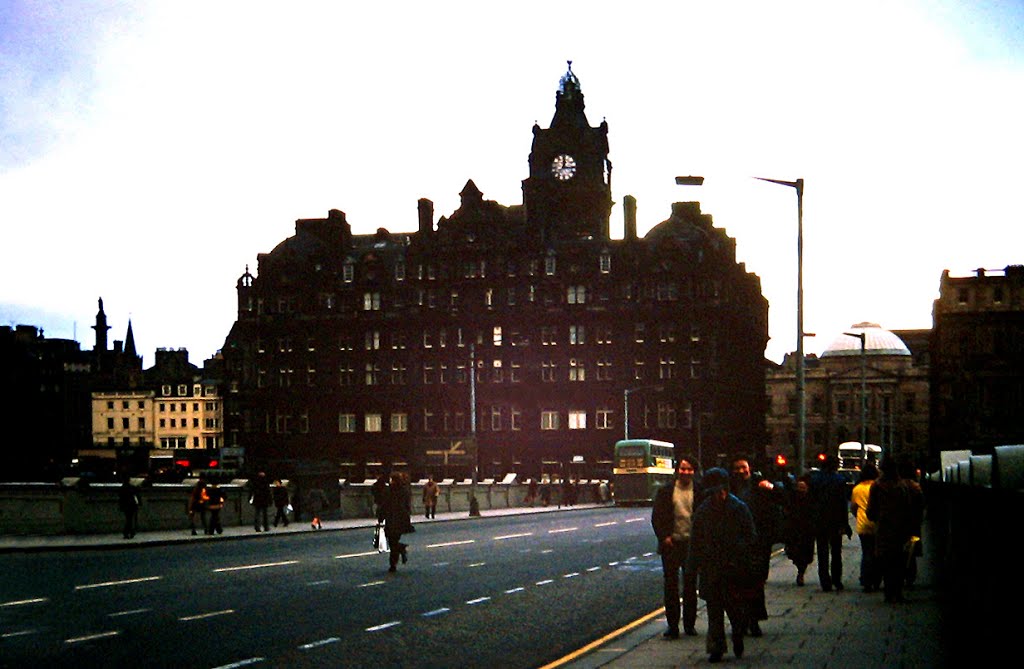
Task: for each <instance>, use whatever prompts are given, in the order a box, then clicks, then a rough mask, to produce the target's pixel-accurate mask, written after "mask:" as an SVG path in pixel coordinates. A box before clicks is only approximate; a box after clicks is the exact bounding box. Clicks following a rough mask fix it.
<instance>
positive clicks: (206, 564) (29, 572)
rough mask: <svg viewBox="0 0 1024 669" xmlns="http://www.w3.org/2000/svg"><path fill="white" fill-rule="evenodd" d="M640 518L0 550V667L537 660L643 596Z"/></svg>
mask: <svg viewBox="0 0 1024 669" xmlns="http://www.w3.org/2000/svg"><path fill="white" fill-rule="evenodd" d="M649 514H650V511H649V509H642V508H634V509H621V508H601V509H585V510H574V511H570V512H563V513H555V514H536V515H523V516H506V517H489V518H481V519H473V520H462V521H457V522H439V523H430V524H423V525H420V526H418V529H417V532H416V533H414V534H412V535H407V537H406V540H407V543H409V545H410V548H409V564H407V565H399V569H398V573H397V574H389V573H387V556H386V555H378V554H377V553H376V552H375V551H373V550H371V548H370V542H371V534H372V531H371V530H359V531H343V532H318V533H313V532H309V533H303V534H292V535H281V536H278V537H274V536H270V537H261V538H260V539H259V540H246V541H238V540H235V541H228V540H226V541H223V542H218V541H214V542H204V543H202V544H198V545H196V544H181V545H170V546H150V547H142V546H140V547H125V548H119V549H117V550H104V551H76V552H68V553H43V554H39V553H36V554H9V555H0V666H2V667H25V666H32V667H48V668H51V667H70V666H74V667H102V666H118V667H137V666H146V667H242V666H268V667H320V666H324V667H509V668H520V667H524V668H525V667H539V666H542V665H544V664H546V663H547V662H550V661H553V660H555V659H557V658H559V657H561V656H563V655H565V654H566V653H569V652H571V651H572V650H575V649H577V648H579V647H581V646H583V645H585V644H587V643H589V642H591V641H593V640H594V639H596V638H599V637H601V636H603V635H604V634H606V633H607V632H609V631H612V630H614V629H617V628H618V627H620V626H622V625H624V624H626V623H628V622H630V621H632V620H635V619H636V618H638V617H639V616H641V615H643V614H645V613H648V612H650V611H651V610H653V609H655V608H658V606H660V604H661V567H660V560H659V558H658V556H657V555H655V554H654V552H653V551H654V547H655V541H654V537H653V533H652V531H651V526H650V521H649ZM414 521H415V519H414Z"/></svg>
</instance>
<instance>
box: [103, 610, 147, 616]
mask: <svg viewBox="0 0 1024 669" xmlns="http://www.w3.org/2000/svg"><path fill="white" fill-rule="evenodd" d="M151 610H152V609H131V610H130V611H118V612H117V613H108V614H107V617H108V618H120V617H121V616H134V615H138V614H140V613H146V612H147V611H151Z"/></svg>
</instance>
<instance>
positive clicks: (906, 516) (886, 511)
mask: <svg viewBox="0 0 1024 669" xmlns="http://www.w3.org/2000/svg"><path fill="white" fill-rule="evenodd" d="M881 470H882V476H881V478H879V479H878V480H877V481H875V483H874V485H872V486H871V492H870V493H869V494H868V519H869V520H873V521H874V522H875V523H876V530H875V555H876V556H877V557H878V568H879V569H880V570H881V572H882V588H883V591H884V593H885V601H886V602H887V603H889V604H896V603H899V602H902V601H903V581H904V578H905V577H906V568H907V558H908V557H909V556H908V549H909V550H912V549H913V545H912V544H911V543H910V541H911V537H913V536H915V535H914V532H915V530H916V528H915V522H916V521H917V518H918V506H919V504H918V501H917V499H916V497H915V492H914V490H913V489H912V488H911V487H910V486H908V485H907V484H906V483H905V482H904V481H903V480H902V479H901V478H900V473H899V463H898V462H897V461H896V460H895V459H894V458H893V456H891V455H887V456H885V458H883V459H882V464H881Z"/></svg>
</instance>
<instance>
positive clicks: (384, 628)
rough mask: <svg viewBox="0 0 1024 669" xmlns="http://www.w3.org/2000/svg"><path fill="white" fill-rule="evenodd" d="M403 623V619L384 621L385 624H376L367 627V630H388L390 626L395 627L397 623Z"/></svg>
mask: <svg viewBox="0 0 1024 669" xmlns="http://www.w3.org/2000/svg"><path fill="white" fill-rule="evenodd" d="M401 624H402V621H401V620H392V621H391V622H389V623H384V624H383V625H374V626H373V627H367V628H366V631H367V632H379V631H381V630H386V629H388V628H389V627H395V626H396V625H401Z"/></svg>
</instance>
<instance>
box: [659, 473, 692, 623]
mask: <svg viewBox="0 0 1024 669" xmlns="http://www.w3.org/2000/svg"><path fill="white" fill-rule="evenodd" d="M693 462H694V461H693V459H691V458H689V457H686V456H684V457H680V458H679V461H678V462H677V463H676V477H675V480H674V481H672V482H670V483H667V484H665V485H663V486H661V487H660V488H658V490H657V492H656V493H655V495H654V505H653V507H652V509H651V525H652V526H653V528H654V536H656V537H657V538H658V554H659V555H661V571H662V575H663V576H664V586H665V620H666V621H667V622H668V629H667V630H666V631H665V633H664V635H663V636H664V637H665V638H666V639H678V638H679V618H680V605H679V571H680V570H682V571H683V580H682V582H683V603H682V608H681V612H682V619H683V631H684V632H685V633H686V635H687V636H694V635H695V634H697V630H696V628H695V624H696V622H697V575H696V574H695V573H692V572H691V571H690V570H687V569H685V566H686V560H687V558H689V555H690V532H691V527H692V523H693V511H694V508H695V507H696V503H697V499H698V495H697V492H696V490H695V488H694V482H693V476H694V471H695V470H694V466H693Z"/></svg>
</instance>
